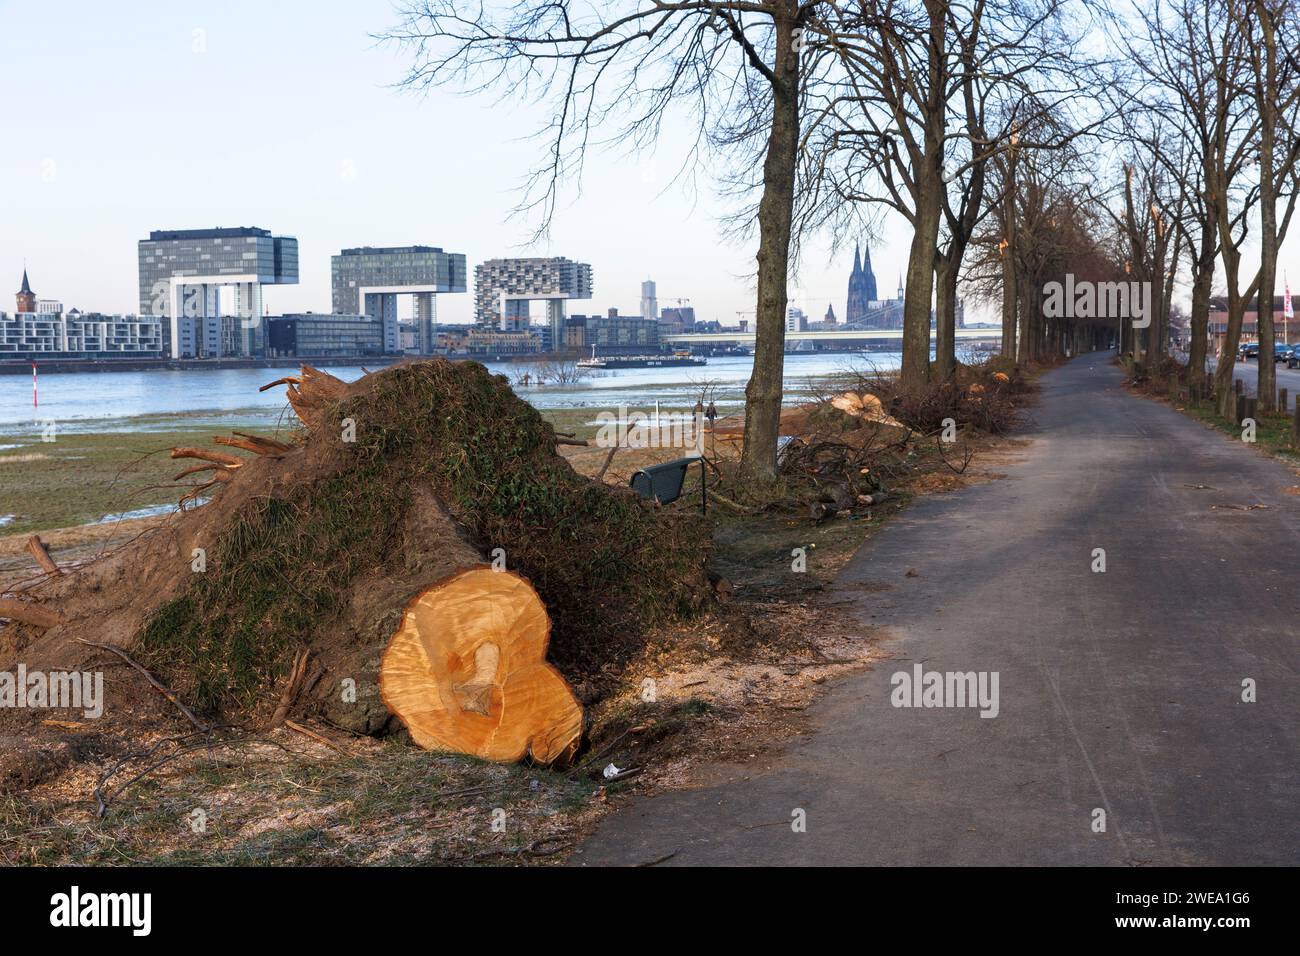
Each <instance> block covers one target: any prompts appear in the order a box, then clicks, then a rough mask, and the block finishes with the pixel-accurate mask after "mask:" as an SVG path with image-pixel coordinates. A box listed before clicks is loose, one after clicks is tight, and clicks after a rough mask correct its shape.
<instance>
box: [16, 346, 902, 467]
mask: <svg viewBox="0 0 1300 956" xmlns="http://www.w3.org/2000/svg"><path fill="white" fill-rule="evenodd" d="M899 361H900V355H899V353H897V352H871V353H857V352H823V353H791V354H788V355H787V356H786V357H785V382H786V389H787V393H788V395H789V398H791V399H794V398H797V397H798V394H799V393H800V392H801V391H802V390H803V389H804V388H805V387H806V386H808V385H809V384H811V383H813V382H815V381H816V380H818V379H822V378H825V377H826V376H829V375H835V374H838V373H843V372H848V371H853V370H866V369H868V368H870V367H875V368H879V369H893V368H897V367H898V365H899ZM752 366H753V359H752V358H751V357H749V356H721V357H714V358H710V359H709V363H708V364H707V365H701V366H694V367H687V368H640V369H618V370H611V371H601V372H591V373H588V374H587V375H586V376H585V377H584V378H583V379H582V381H580V382H578V383H576V384H573V385H563V386H554V385H543V386H530V387H524V386H519V385H516V387H515V390H516V392H517V393H518V394H519V395H520V396H521V397H522V398H524V399H526V400H527V401H528V402H530V403H532V404H533V405H534V406H536V407H537V408H539V409H580V408H591V409H606V408H617V407H619V406H620V405H622V406H626V407H628V408H629V409H634V410H643V409H644V410H649V409H652V408H653V407H654V405H655V403H656V402H659V403H660V404H661V405H663V406H665V407H674V406H675V407H679V408H680V407H685V406H690V405H693V404H694V403H695V401H696V399H697V398H698V397H699V396H700V393H701V391H702V390H703V389H704V388H705V387H706V386H708V387H709V388H710V390H711V397H712V398H713V400H714V402H715V403H716V405H717V407H718V410H719V411H720V412H722V413H723V414H727V413H728V412H732V411H735V410H737V409H739V408H740V407H741V406H742V405H743V403H744V390H745V383H746V382H747V381H748V380H749V375H750V370H751V368H752ZM488 368H490V369H491V370H492V371H494V372H499V373H501V374H504V375H506V376H507V377H508V378H511V380H514V378H515V377H516V375H517V373H519V372H520V371H521V370H523V369H521V366H519V365H514V364H510V363H495V362H494V363H489V364H488ZM297 371H298V368H297V366H294V365H286V366H285V367H284V368H283V369H274V368H271V369H268V368H247V369H223V370H212V371H206V370H201V369H197V370H196V369H187V370H181V371H170V370H166V369H158V370H153V371H147V372H69V373H62V374H46V375H42V376H40V378H39V380H38V383H37V384H38V395H37V397H38V400H39V404H38V405H37V406H36V407H35V408H33V402H32V382H31V379H29V378H25V377H23V376H19V375H0V436H12V437H17V436H23V437H28V436H30V434H31V432H32V430H33V426H34V425H35V424H36V423H42V424H43V423H48V422H54V423H56V424H57V427H58V429H59V431H62V432H69V431H70V432H73V433H75V432H80V431H99V430H103V429H105V428H112V429H113V430H115V431H123V432H138V431H144V432H147V431H151V430H171V429H174V428H176V427H177V424H178V423H177V420H176V419H177V417H178V416H179V417H183V418H184V419H185V420H186V422H187V423H188V424H191V425H195V426H203V425H224V426H231V427H240V426H250V427H266V426H272V425H274V424H275V423H277V422H278V421H280V420H281V419H282V418H283V417H284V416H285V415H286V414H287V411H286V410H287V405H286V403H285V399H284V389H282V388H276V389H271V390H269V391H266V392H258V390H257V389H258V387H259V386H261V385H264V384H266V383H267V382H271V381H274V380H275V379H277V378H281V377H283V376H285V375H293V374H296V373H297ZM328 371H329V372H330V374H332V375H337V376H338V377H339V378H342V379H345V380H348V381H351V380H353V379H355V378H357V377H358V376H360V375H361V374H362V370H361V368H360V367H338V368H330V369H329V370H328ZM289 417H290V418H291V417H292V416H291V415H290V416H289ZM0 447H2V446H0Z"/></svg>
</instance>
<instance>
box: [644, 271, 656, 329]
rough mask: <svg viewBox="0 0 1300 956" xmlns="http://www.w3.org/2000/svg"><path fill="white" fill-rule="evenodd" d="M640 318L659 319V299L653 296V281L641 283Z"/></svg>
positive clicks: (647, 280)
mask: <svg viewBox="0 0 1300 956" xmlns="http://www.w3.org/2000/svg"><path fill="white" fill-rule="evenodd" d="M641 316H642V317H643V318H646V319H658V318H659V298H658V297H657V296H656V295H655V284H654V280H653V279H646V280H645V282H642V283H641Z"/></svg>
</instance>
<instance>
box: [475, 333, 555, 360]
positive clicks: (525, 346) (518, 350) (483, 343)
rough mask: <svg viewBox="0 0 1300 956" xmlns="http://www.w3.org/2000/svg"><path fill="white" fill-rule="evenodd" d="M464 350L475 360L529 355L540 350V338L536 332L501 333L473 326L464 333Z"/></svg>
mask: <svg viewBox="0 0 1300 956" xmlns="http://www.w3.org/2000/svg"><path fill="white" fill-rule="evenodd" d="M463 342H464V350H465V352H466V353H467V354H469V355H471V356H474V357H476V358H482V359H492V358H496V357H499V356H507V355H530V354H534V353H537V352H540V351H541V350H542V337H541V336H540V335H538V334H537V333H536V332H529V331H513V332H512V331H502V330H500V329H493V328H490V327H488V326H475V327H474V328H472V329H470V330H469V331H468V332H466V333H465V337H464V340H463Z"/></svg>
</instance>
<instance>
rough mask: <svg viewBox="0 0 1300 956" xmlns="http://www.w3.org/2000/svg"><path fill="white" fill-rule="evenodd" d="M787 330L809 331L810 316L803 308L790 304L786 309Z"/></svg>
mask: <svg viewBox="0 0 1300 956" xmlns="http://www.w3.org/2000/svg"><path fill="white" fill-rule="evenodd" d="M785 330H786V331H787V332H807V331H808V316H807V314H806V313H805V312H804V310H803V309H800V308H797V307H795V306H790V308H788V309H786V310H785Z"/></svg>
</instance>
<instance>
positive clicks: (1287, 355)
mask: <svg viewBox="0 0 1300 956" xmlns="http://www.w3.org/2000/svg"><path fill="white" fill-rule="evenodd" d="M1292 354H1294V350H1293V349H1292V348H1291V346H1289V345H1284V344H1282V343H1281V342H1278V343H1275V344H1274V346H1273V361H1274V362H1289V361H1290V360H1291V356H1292Z"/></svg>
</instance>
